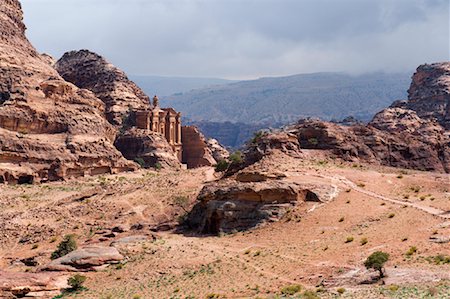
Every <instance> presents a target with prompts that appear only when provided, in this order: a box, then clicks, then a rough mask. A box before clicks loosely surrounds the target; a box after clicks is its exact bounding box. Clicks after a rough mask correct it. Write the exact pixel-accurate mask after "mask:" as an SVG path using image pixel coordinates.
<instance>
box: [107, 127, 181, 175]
mask: <svg viewBox="0 0 450 299" xmlns="http://www.w3.org/2000/svg"><path fill="white" fill-rule="evenodd" d="M115 146H116V147H117V149H118V150H120V151H121V152H122V154H123V155H124V157H125V158H127V159H129V160H134V161H136V162H137V163H139V164H141V166H142V167H162V168H180V167H181V163H180V160H179V159H178V158H177V156H176V154H175V153H174V152H173V150H172V147H171V146H170V145H169V143H168V142H167V140H166V139H165V138H164V136H163V135H161V134H156V133H150V132H148V131H147V130H143V129H138V128H131V129H129V130H127V131H126V132H124V133H123V134H120V135H119V136H118V138H117V140H116V142H115Z"/></svg>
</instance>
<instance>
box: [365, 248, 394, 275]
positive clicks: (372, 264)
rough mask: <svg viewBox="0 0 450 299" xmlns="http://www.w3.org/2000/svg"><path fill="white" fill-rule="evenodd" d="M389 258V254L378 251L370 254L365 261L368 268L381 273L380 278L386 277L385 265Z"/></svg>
mask: <svg viewBox="0 0 450 299" xmlns="http://www.w3.org/2000/svg"><path fill="white" fill-rule="evenodd" d="M388 260H389V254H388V253H386V252H383V251H376V252H374V253H372V254H371V255H369V257H368V258H367V259H366V261H365V262H364V266H365V267H366V268H367V269H374V270H376V271H378V272H379V273H380V278H383V277H384V272H383V267H384V264H385V263H386V262H387V261H388Z"/></svg>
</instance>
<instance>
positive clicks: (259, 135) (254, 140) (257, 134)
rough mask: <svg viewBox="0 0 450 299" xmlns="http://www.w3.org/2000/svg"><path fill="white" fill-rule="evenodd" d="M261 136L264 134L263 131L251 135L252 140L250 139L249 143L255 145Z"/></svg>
mask: <svg viewBox="0 0 450 299" xmlns="http://www.w3.org/2000/svg"><path fill="white" fill-rule="evenodd" d="M263 136H264V132H263V131H258V132H255V133H253V138H252V140H251V141H250V142H251V143H252V144H256V143H258V142H259V141H260V140H261V137H263Z"/></svg>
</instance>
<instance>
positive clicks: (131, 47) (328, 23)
mask: <svg viewBox="0 0 450 299" xmlns="http://www.w3.org/2000/svg"><path fill="white" fill-rule="evenodd" d="M21 2H22V4H23V9H24V12H25V22H26V25H27V27H28V31H27V35H28V37H29V39H30V40H31V42H32V43H33V44H34V45H35V46H36V48H37V49H38V50H39V51H40V52H47V53H49V54H51V55H53V56H54V57H55V58H59V57H60V56H61V55H62V54H63V53H64V52H66V51H68V50H74V49H89V50H92V51H95V52H97V53H99V54H101V55H103V56H105V57H106V58H107V59H108V60H109V61H111V62H112V63H114V64H115V65H117V66H119V67H120V68H122V69H124V70H125V71H126V72H128V73H129V74H149V75H150V74H153V75H165V76H188V77H221V78H230V79H244V78H256V77H262V76H281V75H289V74H298V73H311V72H320V71H344V72H352V73H362V72H371V71H390V72H392V71H410V70H413V69H415V68H416V67H417V66H418V65H419V64H422V63H425V62H436V61H445V60H449V55H450V54H449V52H450V51H449V47H450V45H449V43H450V42H449V26H450V24H449V13H450V12H449V0H22V1H21Z"/></svg>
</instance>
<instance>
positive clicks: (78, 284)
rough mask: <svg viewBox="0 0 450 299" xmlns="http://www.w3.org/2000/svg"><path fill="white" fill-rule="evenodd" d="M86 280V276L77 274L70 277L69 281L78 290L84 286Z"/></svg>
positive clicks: (74, 289) (73, 288)
mask: <svg viewBox="0 0 450 299" xmlns="http://www.w3.org/2000/svg"><path fill="white" fill-rule="evenodd" d="M85 281H86V276H83V275H80V274H75V275H74V276H72V277H70V278H69V280H68V281H67V283H68V284H69V285H70V287H71V289H72V290H73V291H78V290H80V289H82V288H83V283H84V282H85Z"/></svg>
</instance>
